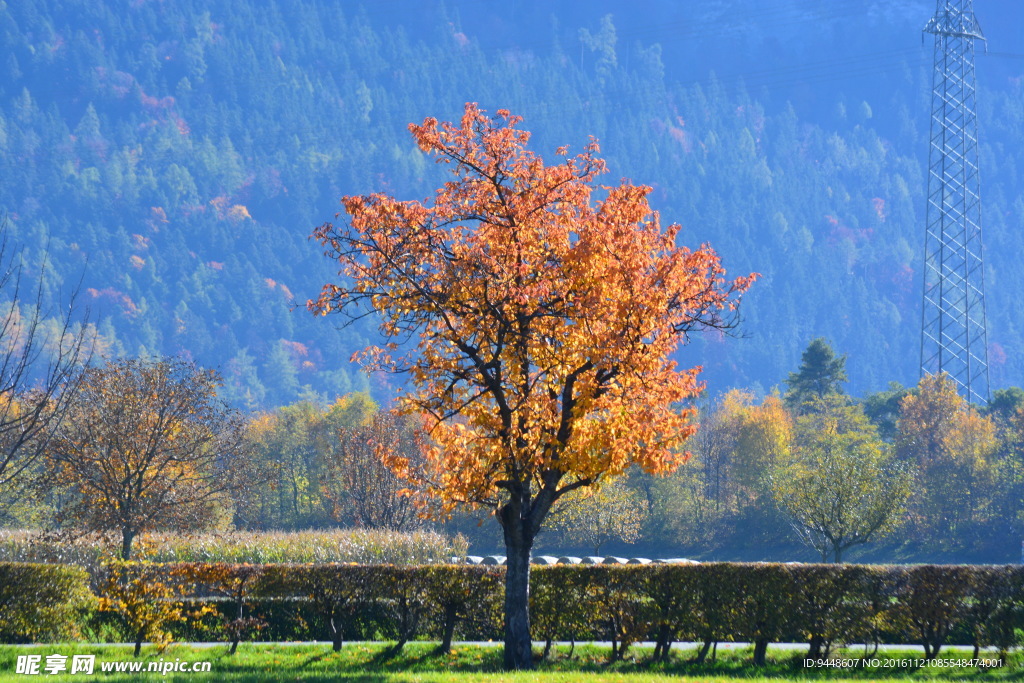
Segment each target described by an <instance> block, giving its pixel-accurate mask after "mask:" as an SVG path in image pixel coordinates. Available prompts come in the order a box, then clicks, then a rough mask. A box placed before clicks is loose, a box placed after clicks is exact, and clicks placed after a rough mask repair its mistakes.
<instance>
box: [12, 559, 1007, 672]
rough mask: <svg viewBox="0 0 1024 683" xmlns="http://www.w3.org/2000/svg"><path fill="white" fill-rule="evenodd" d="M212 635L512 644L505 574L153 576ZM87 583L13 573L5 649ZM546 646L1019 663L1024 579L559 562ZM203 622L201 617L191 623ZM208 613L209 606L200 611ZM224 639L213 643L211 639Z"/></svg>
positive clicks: (542, 624)
mask: <svg viewBox="0 0 1024 683" xmlns="http://www.w3.org/2000/svg"><path fill="white" fill-rule="evenodd" d="M150 566H151V567H152V568H153V570H155V571H157V572H158V573H160V574H161V575H162V576H163V577H164V579H163V580H164V581H171V580H176V581H179V582H181V584H182V585H181V589H180V590H179V591H178V593H176V594H179V595H182V596H183V599H185V600H186V601H188V603H189V606H190V607H193V608H194V607H201V606H204V605H205V606H206V607H207V608H208V609H207V610H206V611H207V613H211V612H212V613H216V618H210V617H205V618H204V619H203V620H202V621H201V622H196V623H190V624H185V625H181V626H179V627H177V628H176V629H175V636H176V637H178V638H188V639H206V638H208V637H209V635H210V633H211V632H216V633H217V634H218V636H217V637H223V638H224V639H225V640H227V641H228V642H230V643H231V644H232V650H233V649H234V647H235V646H237V643H238V642H239V641H240V640H248V639H253V638H255V637H262V638H266V639H268V640H292V639H298V640H309V639H327V640H329V641H331V642H332V645H333V647H334V648H335V649H341V647H342V646H343V643H344V641H345V640H347V639H348V640H351V639H365V640H391V641H394V643H395V645H394V647H393V648H392V652H397V651H398V650H399V649H401V647H402V646H403V645H404V644H405V643H406V642H407V641H409V640H413V639H416V638H430V639H433V640H438V641H440V643H441V644H440V646H439V648H438V649H439V650H440V651H447V650H448V649H449V648H450V647H451V642H452V640H453V639H454V638H456V637H459V638H462V639H467V640H488V639H494V640H500V639H501V638H502V627H501V607H502V602H503V582H504V567H501V566H482V565H481V566H465V565H423V566H413V567H409V566H390V565H356V564H267V565H260V566H257V565H231V564H220V563H175V564H165V565H155V564H154V565H150ZM85 586H86V575H85V572H83V571H82V570H80V569H77V568H71V567H61V566H52V565H51V566H45V565H20V564H6V565H4V564H0V637H2V638H4V639H5V640H7V641H8V642H10V641H15V642H21V641H24V640H30V639H42V638H47V637H69V636H71V635H74V634H73V630H74V629H68V625H73V624H75V623H77V621H78V620H77V619H75V611H76V610H78V609H81V606H84V605H87V604H88V596H89V593H88V590H87V588H86V587H85ZM530 603H531V604H530V607H531V619H532V625H533V635H534V637H535V638H537V639H540V640H543V641H545V643H546V647H545V654H547V653H548V651H549V650H550V647H551V643H552V642H554V641H556V640H568V641H570V642H576V641H579V640H608V641H611V642H612V658H613V659H615V658H621V657H623V656H624V655H625V654H626V653H627V652H628V649H629V647H630V645H631V644H632V643H634V642H637V641H640V640H651V641H654V643H655V651H654V657H655V658H657V659H665V658H667V657H668V656H669V653H670V649H671V645H672V643H673V642H676V641H680V640H694V641H698V642H700V643H701V646H700V647H699V648H698V651H697V653H696V661H704V659H705V658H706V657H707V656H708V655H709V654H710V655H711V656H712V657H713V656H714V652H715V647H716V645H717V643H718V642H722V641H749V642H752V643H754V646H755V647H754V661H755V662H756V663H758V664H763V663H764V660H765V652H766V650H767V647H768V644H769V643H772V642H799V641H804V642H807V643H808V656H810V657H824V656H828V654H829V651H830V648H831V647H832V646H833V645H834V644H836V643H846V644H849V643H865V644H866V645H868V646H870V644H872V643H874V644H876V646H877V643H879V642H881V641H888V642H895V643H919V644H921V645H923V646H924V647H925V652H926V656H928V657H935V656H937V654H938V653H939V650H940V648H941V647H942V646H943V645H944V644H945V643H947V642H949V641H950V640H951V639H952V638H955V639H957V640H959V641H960V642H963V643H972V644H973V645H974V646H975V648H976V650H977V649H979V648H981V647H984V646H990V645H991V646H995V647H998V648H999V650H1000V652H1001V654H1005V652H1006V651H1008V650H1009V649H1010V648H1011V647H1013V646H1015V645H1016V644H1017V640H1016V639H1017V637H1018V634H1019V633H1020V631H1021V629H1022V628H1024V568H1022V567H1019V566H1006V567H989V566H984V567H982V566H963V565H950V566H938V565H925V566H910V567H903V566H865V565H820V564H776V563H730V562H720V563H705V564H652V565H631V566H615V565H591V566H580V565H556V566H539V567H534V568H533V569H532V571H531V591H530ZM185 611H186V612H187V611H190V610H185ZM191 611H192V612H195V611H196V610H195V609H191ZM211 629H212V631H211Z"/></svg>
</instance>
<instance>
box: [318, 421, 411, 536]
mask: <svg viewBox="0 0 1024 683" xmlns="http://www.w3.org/2000/svg"><path fill="white" fill-rule="evenodd" d="M418 438H419V437H418V435H417V433H416V430H415V428H414V425H413V422H412V421H411V420H409V419H402V418H398V417H395V416H394V415H391V414H390V413H387V412H378V413H377V414H376V415H374V416H373V419H372V420H371V421H370V422H369V423H368V424H366V425H361V426H358V427H348V428H343V429H342V430H341V432H340V433H339V435H338V440H337V442H336V445H335V447H334V448H333V449H332V450H331V452H330V454H329V464H328V470H329V474H328V482H327V485H326V486H325V493H326V495H327V497H328V498H329V499H330V500H331V501H332V502H333V504H334V516H335V518H336V519H338V520H344V521H351V522H352V523H354V524H355V525H356V526H361V527H367V528H371V529H392V530H394V531H401V530H405V529H408V528H409V527H411V526H413V525H415V524H416V522H417V517H416V510H415V509H414V507H413V504H412V501H411V499H410V498H408V497H406V496H403V495H401V494H400V493H399V492H400V491H401V490H402V489H404V488H406V487H407V486H408V483H407V482H405V481H403V480H402V479H399V478H398V476H396V475H395V473H394V472H392V471H391V469H389V468H388V467H387V466H385V465H384V463H383V461H382V459H381V456H382V455H383V454H384V453H387V454H389V455H391V456H396V455H397V456H400V457H404V458H411V459H414V460H415V459H418V458H419V446H418V442H417V439H418Z"/></svg>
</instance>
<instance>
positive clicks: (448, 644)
mask: <svg viewBox="0 0 1024 683" xmlns="http://www.w3.org/2000/svg"><path fill="white" fill-rule="evenodd" d="M457 621H458V614H457V612H456V610H455V609H454V608H447V609H445V611H444V626H443V627H442V629H441V644H440V645H438V646H437V650H435V652H436V653H437V654H439V655H446V654H448V653H449V652H451V651H452V638H454V637H455V623H456V622H457Z"/></svg>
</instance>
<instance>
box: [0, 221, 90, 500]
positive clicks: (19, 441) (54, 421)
mask: <svg viewBox="0 0 1024 683" xmlns="http://www.w3.org/2000/svg"><path fill="white" fill-rule="evenodd" d="M8 229H9V226H8V223H7V217H6V216H4V217H2V218H0V298H2V299H0V512H3V511H4V508H5V507H6V505H5V503H6V502H9V501H10V500H12V499H14V498H15V496H13V495H11V494H13V493H14V492H15V489H16V488H18V487H19V486H20V485H21V484H23V483H25V482H26V479H27V477H23V476H22V475H23V474H25V473H26V472H27V471H29V470H30V469H31V468H32V466H33V465H34V464H35V463H36V462H37V461H38V460H39V457H40V455H41V454H42V453H43V452H44V451H45V450H46V448H47V445H48V443H49V440H50V438H51V436H52V434H53V431H54V429H55V428H56V427H57V426H58V425H59V424H60V422H61V420H63V418H64V416H65V414H66V413H67V410H68V407H69V405H70V404H71V402H72V400H73V399H74V396H75V392H76V390H77V380H76V374H75V373H76V370H77V368H78V367H79V366H80V365H81V364H83V363H85V362H86V361H87V359H88V357H89V355H90V353H91V348H92V346H91V344H90V343H89V342H88V340H87V336H88V335H87V326H86V325H85V322H84V319H83V321H81V322H76V321H75V317H76V316H75V311H76V307H75V302H76V299H77V293H78V290H77V288H76V289H75V290H74V291H73V292H72V294H71V296H70V301H69V302H68V305H67V308H65V309H63V310H61V311H60V312H59V313H57V314H54V312H53V311H52V310H48V309H47V308H46V307H45V306H44V290H43V281H44V279H45V278H44V276H45V272H46V262H45V261H44V263H43V266H42V272H41V273H40V274H39V278H38V281H37V282H36V284H35V287H34V288H30V289H29V294H30V296H28V297H26V291H25V281H24V262H23V257H22V254H21V252H16V253H12V249H11V245H10V243H9V241H8ZM83 318H84V316H83Z"/></svg>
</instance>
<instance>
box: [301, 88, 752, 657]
mask: <svg viewBox="0 0 1024 683" xmlns="http://www.w3.org/2000/svg"><path fill="white" fill-rule="evenodd" d="M521 120H522V119H521V118H520V117H517V116H513V115H512V114H510V113H509V112H508V111H505V110H499V111H498V112H497V116H495V117H494V118H490V117H488V116H487V115H486V113H485V112H483V111H481V110H480V109H479V108H478V107H477V106H476V105H475V104H467V105H466V107H465V112H464V114H463V116H462V119H461V121H460V122H459V123H457V124H451V123H444V124H438V122H437V121H436V120H435V119H433V118H428V119H426V120H425V121H424V122H423V124H422V125H415V124H412V125H410V130H411V131H412V134H413V137H414V138H415V139H416V142H417V144H418V145H419V147H420V149H422V150H424V151H425V152H428V153H430V154H433V155H434V156H435V157H436V158H437V160H438V161H439V162H440V163H444V164H447V165H449V168H450V170H451V172H452V176H453V177H452V179H451V180H450V181H449V182H447V183H445V185H444V186H443V187H441V188H440V189H439V190H437V192H436V194H435V196H434V198H433V200H427V201H426V202H419V201H404V202H403V201H398V200H396V199H394V198H393V197H389V196H387V195H384V194H379V193H378V194H371V195H366V196H349V197H345V198H343V199H342V203H343V205H344V208H345V212H346V213H347V214H348V216H349V218H348V220H347V224H345V225H341V226H337V227H336V226H335V225H333V224H331V223H326V224H324V225H322V226H321V227H319V228H317V230H316V231H315V232H314V235H313V236H314V238H315V239H316V240H317V241H319V242H320V243H321V244H322V245H323V246H324V247H325V250H326V251H325V254H326V255H327V256H328V257H329V258H331V259H332V260H335V261H337V262H338V263H339V265H340V271H339V275H340V276H341V279H340V280H339V281H338V282H339V283H338V284H327V285H325V286H324V288H323V290H322V292H321V294H320V296H319V298H318V299H317V300H315V301H310V302H309V309H310V310H311V311H312V312H314V313H316V314H320V315H327V314H329V313H332V312H338V313H340V314H341V315H342V316H345V317H346V318H347V319H348V320H353V319H356V318H359V317H362V316H365V315H369V314H371V313H372V312H377V313H378V314H379V315H380V316H381V319H382V322H381V324H380V331H381V333H382V334H383V336H384V337H385V338H387V339H388V340H389V342H388V344H387V346H386V347H385V348H383V349H380V348H371V349H368V350H366V351H365V352H364V353H363V354H362V360H363V362H364V363H365V364H366V365H367V366H368V367H369V369H371V370H372V369H380V370H385V371H391V372H401V373H405V374H407V376H408V379H409V391H408V392H407V393H404V394H403V395H402V396H401V397H400V398H399V399H398V406H399V408H400V410H402V411H404V412H406V413H413V412H416V413H421V414H423V415H425V416H426V419H427V421H428V425H427V431H428V433H429V437H430V442H429V444H428V446H427V448H426V450H425V453H424V463H423V465H422V466H421V467H413V466H412V463H410V462H409V461H408V460H407V459H406V458H404V457H400V456H399V457H395V458H392V459H391V460H390V461H389V464H390V465H391V467H392V468H393V469H394V470H395V471H396V473H398V474H400V475H401V476H403V477H405V478H408V479H409V480H411V481H412V482H413V483H414V484H415V485H416V487H417V488H418V489H419V490H421V491H422V492H424V494H425V495H426V496H428V497H429V498H430V499H431V500H433V501H434V502H435V503H436V511H437V512H440V513H444V512H446V511H450V510H451V509H453V508H454V507H455V506H457V505H460V504H465V505H470V506H480V505H485V506H488V507H490V508H492V509H493V510H494V514H495V517H496V519H497V521H498V523H499V524H500V525H501V528H502V532H503V536H504V542H505V547H506V554H507V556H508V560H507V571H506V574H505V577H506V579H505V581H506V583H505V659H504V661H505V666H506V667H507V668H510V669H525V668H530V667H531V666H532V657H531V649H530V645H531V640H530V621H529V612H528V590H529V589H528V586H529V572H530V551H531V548H532V546H533V542H534V539H535V538H536V536H537V533H538V532H539V531H540V529H541V526H542V524H543V522H544V520H545V518H546V517H547V515H548V513H549V512H550V511H551V509H552V506H553V505H555V504H556V503H557V502H558V500H559V499H560V498H561V497H562V496H564V495H566V494H568V493H570V492H572V491H575V490H577V489H580V488H583V487H587V486H591V485H594V484H596V483H599V482H603V481H605V480H609V479H611V478H614V477H615V476H617V475H620V474H621V473H622V472H623V471H625V470H626V468H627V467H630V466H631V465H638V466H639V467H640V468H642V469H644V470H646V471H649V472H670V471H672V470H673V469H675V468H676V467H677V466H678V465H679V464H680V463H681V462H682V461H683V459H684V458H685V453H684V452H683V450H682V447H683V444H684V442H685V441H686V439H687V438H688V437H689V436H691V435H692V434H693V433H694V431H695V430H696V426H695V425H694V424H693V423H692V422H691V420H690V419H689V418H690V416H691V414H692V410H691V409H689V408H682V407H681V406H682V404H683V403H684V402H685V401H687V400H688V399H690V398H692V397H694V396H695V395H696V394H697V393H698V392H699V390H700V389H701V385H700V383H699V382H698V379H697V375H698V373H699V370H700V368H699V367H698V368H691V369H679V368H678V367H677V365H676V362H675V361H674V360H672V355H673V353H674V352H675V351H676V350H677V349H678V348H679V347H680V345H681V344H683V343H685V342H686V341H687V339H688V336H689V334H690V333H691V332H693V331H695V330H699V329H701V328H704V327H716V328H724V327H728V326H729V325H730V324H732V323H733V320H734V318H733V316H732V312H733V311H734V309H735V305H736V302H737V300H738V296H739V295H740V294H741V293H742V292H743V291H745V290H746V289H747V288H748V287H749V285H750V284H751V282H752V280H753V276H748V277H742V278H738V279H736V280H734V281H731V282H727V281H726V280H725V278H724V270H723V268H722V266H721V263H720V261H719V258H718V256H717V255H716V254H715V252H714V251H712V250H711V248H710V247H708V246H703V247H701V248H699V249H696V250H690V249H687V248H683V247H677V246H676V236H677V234H678V232H679V227H678V226H671V227H669V228H667V229H663V228H662V226H661V223H660V220H659V217H658V215H657V213H655V212H654V211H652V209H651V207H650V205H649V204H648V202H647V196H648V194H650V191H651V190H650V188H649V187H644V186H636V185H631V184H629V183H627V182H623V183H621V184H619V185H616V186H612V187H607V188H598V187H596V186H595V182H594V181H595V178H596V177H597V175H598V174H600V173H601V172H603V171H604V170H605V164H604V162H603V161H602V160H601V159H600V158H598V157H597V156H596V155H597V153H598V146H597V143H596V142H593V141H592V142H590V143H589V144H587V145H586V147H585V148H584V151H583V153H581V154H579V155H577V156H575V157H570V156H569V155H568V152H567V148H565V147H562V148H559V149H558V150H557V152H556V155H557V156H558V157H560V160H559V162H558V163H556V164H553V165H546V164H545V163H544V162H543V160H542V159H541V158H540V157H539V156H537V155H536V154H534V153H533V152H531V151H529V150H528V149H527V148H526V145H527V142H528V140H529V133H528V132H526V131H523V130H520V129H519V128H518V127H517V126H518V124H519V123H520V121H521ZM595 191H597V194H598V197H594V194H595ZM407 340H411V344H410V345H409V346H408V347H406V348H407V349H411V350H410V351H409V352H408V353H406V354H405V355H397V354H398V343H399V342H405V341H407Z"/></svg>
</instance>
